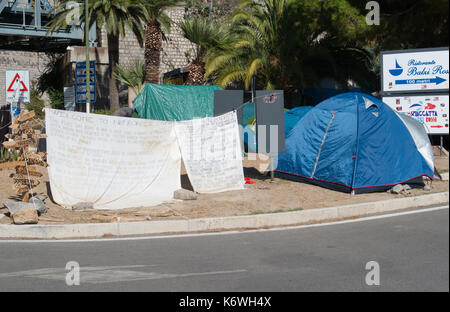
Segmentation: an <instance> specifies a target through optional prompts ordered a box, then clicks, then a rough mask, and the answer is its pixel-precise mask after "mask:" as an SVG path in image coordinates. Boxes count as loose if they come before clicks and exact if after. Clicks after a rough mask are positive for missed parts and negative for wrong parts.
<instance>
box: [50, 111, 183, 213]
mask: <svg viewBox="0 0 450 312" xmlns="http://www.w3.org/2000/svg"><path fill="white" fill-rule="evenodd" d="M45 116H46V117H45V121H46V132H47V136H48V137H47V153H48V163H49V165H50V167H49V168H48V173H49V180H50V187H51V191H52V196H53V198H54V200H55V202H57V203H58V204H60V205H62V206H65V207H70V206H73V205H74V204H76V203H79V202H92V203H93V204H94V208H96V209H119V208H129V207H140V206H152V205H157V204H160V203H162V202H164V201H168V200H171V199H172V198H173V192H174V191H175V190H177V189H179V188H181V182H180V171H181V155H180V150H179V147H178V143H177V138H176V133H175V129H174V123H173V122H165V121H156V120H145V119H137V118H124V117H113V116H105V115H96V114H86V113H79V112H69V111H63V110H54V109H46V110H45Z"/></svg>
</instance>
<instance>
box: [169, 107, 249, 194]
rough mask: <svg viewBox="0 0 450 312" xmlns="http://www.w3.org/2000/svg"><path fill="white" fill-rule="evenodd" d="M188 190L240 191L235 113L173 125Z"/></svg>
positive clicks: (239, 156) (241, 182)
mask: <svg viewBox="0 0 450 312" xmlns="http://www.w3.org/2000/svg"><path fill="white" fill-rule="evenodd" d="M175 129H176V133H177V137H178V142H179V144H180V149H181V155H182V156H183V161H184V164H185V166H186V170H187V173H188V176H189V180H190V181H191V184H192V187H193V188H194V190H195V191H196V192H199V193H216V192H224V191H230V190H240V189H244V184H245V180H244V172H243V167H242V149H241V141H240V139H239V127H238V123H237V116H236V112H230V113H226V114H224V115H220V116H217V117H207V118H201V119H194V120H188V121H180V122H177V123H176V124H175Z"/></svg>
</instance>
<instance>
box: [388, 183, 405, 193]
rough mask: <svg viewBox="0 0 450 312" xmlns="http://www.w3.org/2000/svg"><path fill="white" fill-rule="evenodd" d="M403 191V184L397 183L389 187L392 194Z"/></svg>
mask: <svg viewBox="0 0 450 312" xmlns="http://www.w3.org/2000/svg"><path fill="white" fill-rule="evenodd" d="M402 191H403V185H401V184H397V185H396V186H394V187H393V188H391V189H390V192H391V193H392V194H400V193H401V192H402Z"/></svg>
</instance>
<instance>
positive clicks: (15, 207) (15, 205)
mask: <svg viewBox="0 0 450 312" xmlns="http://www.w3.org/2000/svg"><path fill="white" fill-rule="evenodd" d="M3 205H5V206H6V208H8V211H9V213H10V214H11V215H12V214H13V213H15V212H19V211H21V210H23V209H35V210H36V211H38V212H39V213H41V214H42V213H45V212H46V211H47V210H48V209H47V207H46V206H45V204H44V202H43V201H42V200H40V199H38V198H36V197H31V198H30V201H29V202H28V203H25V202H10V201H8V202H3Z"/></svg>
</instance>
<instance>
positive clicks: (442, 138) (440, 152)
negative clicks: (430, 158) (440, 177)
mask: <svg viewBox="0 0 450 312" xmlns="http://www.w3.org/2000/svg"><path fill="white" fill-rule="evenodd" d="M440 147H441V148H440V149H439V156H442V148H443V147H444V137H443V136H442V135H441V146H440Z"/></svg>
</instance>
